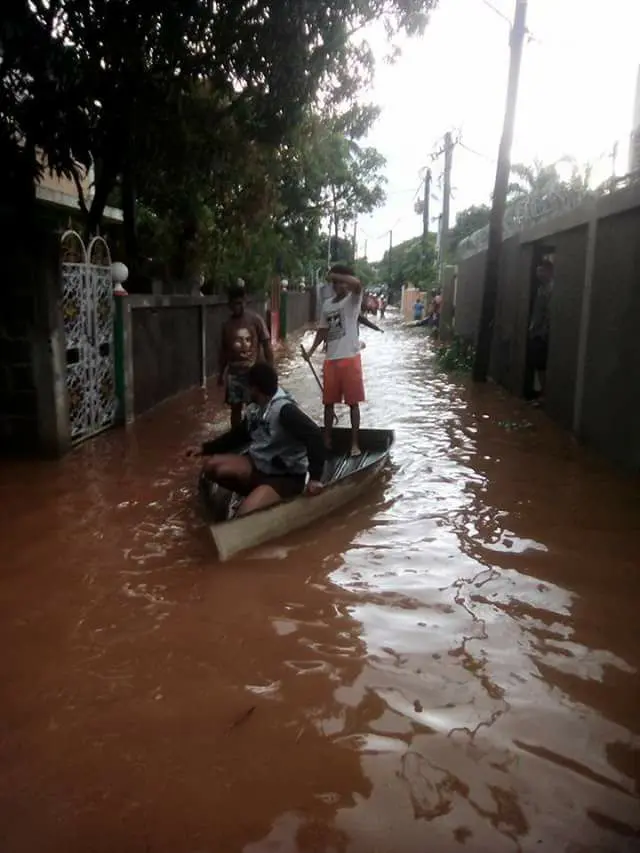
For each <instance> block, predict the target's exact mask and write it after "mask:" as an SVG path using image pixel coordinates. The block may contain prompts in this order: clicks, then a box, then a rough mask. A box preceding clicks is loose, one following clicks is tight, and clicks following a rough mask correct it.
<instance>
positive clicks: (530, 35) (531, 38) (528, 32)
mask: <svg viewBox="0 0 640 853" xmlns="http://www.w3.org/2000/svg"><path fill="white" fill-rule="evenodd" d="M480 2H481V3H483V4H484V5H485V6H486V7H487V9H491V11H492V12H494V13H495V14H496V15H497V16H498V17H499V18H502V20H503V21H506V22H507V23H508V24H509V26H510V27H511V26H512V24H513V22H512V20H511V18H510V17H509V16H508V15H506V14H505V13H504V12H502V11H501V10H500V9H498V7H497V6H494V5H493V3H492V2H491V0H480ZM525 33H526V36H527V39H528V41H535V42H537V43H538V44H542V42H541V41H540V39H539V38H538V37H537V36H535V35H534V34H533V33H532V32H531V30H530V29H528V28H527V29H526V30H525Z"/></svg>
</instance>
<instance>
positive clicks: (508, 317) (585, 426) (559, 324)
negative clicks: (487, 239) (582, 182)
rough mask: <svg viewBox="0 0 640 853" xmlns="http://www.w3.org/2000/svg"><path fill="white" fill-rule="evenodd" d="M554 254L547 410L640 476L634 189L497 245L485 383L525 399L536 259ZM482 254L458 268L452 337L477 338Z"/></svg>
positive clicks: (639, 258) (639, 196) (638, 190)
mask: <svg viewBox="0 0 640 853" xmlns="http://www.w3.org/2000/svg"><path fill="white" fill-rule="evenodd" d="M543 247H544V248H545V249H549V250H551V249H552V250H553V251H554V255H555V264H556V270H555V285H556V286H555V291H554V297H553V302H552V314H551V330H550V346H549V361H548V370H547V393H546V401H545V408H546V410H547V412H548V413H549V415H550V416H551V417H552V418H553V419H554V420H556V421H557V422H558V423H560V424H562V425H563V426H565V427H568V428H573V429H574V431H576V432H577V433H578V435H580V436H581V437H583V438H585V439H586V440H587V441H589V442H590V443H592V444H594V445H595V446H597V447H598V448H599V449H600V450H601V451H602V452H603V453H604V454H605V455H606V456H608V457H609V458H610V459H612V460H616V461H619V462H622V463H624V464H625V465H626V466H628V467H631V468H633V469H639V468H640V395H639V393H638V390H639V389H640V331H639V330H640V185H639V186H635V185H631V186H628V187H626V188H623V189H620V190H617V191H616V192H612V193H610V194H607V195H603V196H600V197H594V198H592V199H590V200H588V201H587V202H585V204H584V205H583V206H582V207H580V208H579V209H576V210H572V211H569V212H568V213H566V214H564V215H562V216H560V217H558V218H556V219H553V220H546V221H543V222H540V223H538V224H537V225H536V226H534V227H532V228H530V229H529V230H527V231H526V232H523V233H521V234H518V235H515V236H513V237H511V238H509V239H508V240H506V241H505V242H504V244H503V252H502V259H501V271H500V281H499V290H498V302H497V308H496V318H495V326H494V340H493V350H492V361H491V376H492V378H493V379H495V380H496V381H498V382H500V384H502V385H503V386H504V387H506V388H507V389H508V390H510V391H511V392H512V393H514V394H517V395H520V394H522V393H523V391H524V387H525V379H526V373H527V359H526V354H527V331H528V324H529V316H530V303H531V284H532V274H533V266H534V263H535V257H536V253H537V252H539V251H541V249H542V248H543ZM484 265H485V253H484V252H480V253H478V254H477V255H474V256H473V257H470V258H466V259H464V260H462V261H461V262H460V263H459V265H458V288H457V296H456V316H455V334H456V335H459V336H461V337H464V338H468V339H472V340H475V339H476V335H477V327H478V321H479V316H480V307H481V298H482V286H483V277H484Z"/></svg>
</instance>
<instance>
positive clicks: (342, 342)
mask: <svg viewBox="0 0 640 853" xmlns="http://www.w3.org/2000/svg"><path fill="white" fill-rule="evenodd" d="M361 308H362V292H360V293H348V294H347V295H346V296H345V297H344V299H341V300H340V302H334V300H333V299H327V300H326V301H325V302H324V304H323V306H322V315H321V318H320V328H321V329H328V330H329V331H328V333H327V358H328V359H329V360H334V359H338V358H353V357H354V356H356V355H359V354H360V339H359V337H358V317H359V316H360V309H361Z"/></svg>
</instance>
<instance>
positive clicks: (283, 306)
mask: <svg viewBox="0 0 640 853" xmlns="http://www.w3.org/2000/svg"><path fill="white" fill-rule="evenodd" d="M288 304H289V291H288V290H287V288H286V286H285V285H284V282H283V287H282V293H281V294H280V340H283V341H285V340H286V339H287V333H288V331H289V330H288V328H287V305H288Z"/></svg>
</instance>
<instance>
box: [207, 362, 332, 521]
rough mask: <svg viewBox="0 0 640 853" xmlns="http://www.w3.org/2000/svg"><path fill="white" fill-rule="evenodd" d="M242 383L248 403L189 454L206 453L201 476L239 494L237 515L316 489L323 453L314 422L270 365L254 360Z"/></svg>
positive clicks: (322, 464)
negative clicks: (228, 425)
mask: <svg viewBox="0 0 640 853" xmlns="http://www.w3.org/2000/svg"><path fill="white" fill-rule="evenodd" d="M247 383H248V388H249V394H250V397H251V404H250V405H249V406H248V407H247V411H246V414H245V417H244V418H242V419H241V421H240V423H239V424H237V425H236V426H235V427H233V428H232V429H231V430H230V431H229V432H227V433H225V434H224V435H221V436H220V437H219V438H216V439H214V440H213V441H207V442H205V443H204V444H203V445H202V450H201V451H198V452H196V453H195V454H194V453H193V452H192V453H191V454H190V455H198V456H207V457H209V458H208V459H207V460H206V461H205V462H204V465H203V468H202V475H203V477H204V478H206V479H207V480H209V481H211V482H213V483H215V484H217V485H219V486H221V487H222V488H224V489H228V490H229V491H230V492H233V493H235V494H237V495H240V496H241V497H242V498H243V500H242V503H241V504H240V506H239V508H238V510H237V512H236V515H237V516H242V515H247V514H248V513H250V512H255V511H256V510H258V509H266V508H267V507H270V506H273V505H274V504H277V503H280V501H283V500H288V499H290V498H294V497H297V496H298V495H301V494H303V493H305V494H307V495H310V496H313V495H318V494H320V492H321V491H322V489H323V484H322V472H323V469H324V463H325V455H326V454H325V449H324V442H323V440H322V432H321V430H320V428H319V427H318V426H317V425H316V424H315V423H314V422H313V421H312V420H311V418H309V417H307V415H306V414H305V413H304V412H303V411H302V410H301V409H300V408H298V406H297V404H296V402H295V400H294V399H293V398H292V397H291V396H290V395H289V394H288V393H287V392H286V391H284V390H283V389H282V388H280V387H279V385H278V374H277V373H276V370H275V368H274V367H273V366H272V365H270V364H266V363H265V362H260V361H258V362H256V364H254V365H253V366H252V367H251V368H249V371H248V375H247ZM247 445H248V450H247V451H246V452H245V453H243V452H242V449H243V448H245V447H247ZM307 475H308V478H309V479H308V482H307Z"/></svg>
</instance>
